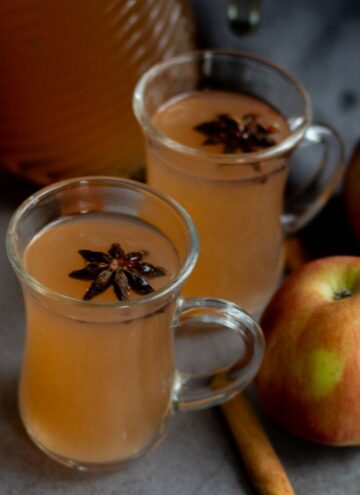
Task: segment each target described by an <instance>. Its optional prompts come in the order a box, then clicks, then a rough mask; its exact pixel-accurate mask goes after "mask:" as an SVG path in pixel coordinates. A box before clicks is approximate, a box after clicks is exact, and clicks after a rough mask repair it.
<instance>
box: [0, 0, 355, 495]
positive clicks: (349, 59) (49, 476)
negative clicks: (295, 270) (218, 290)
mask: <svg viewBox="0 0 360 495" xmlns="http://www.w3.org/2000/svg"><path fill="white" fill-rule="evenodd" d="M224 3H225V2H220V1H219V0H193V6H194V9H195V14H196V19H197V20H198V22H199V27H200V35H201V40H202V44H203V45H204V46H226V47H233V48H242V49H244V50H250V51H253V52H257V53H260V54H262V55H263V56H266V57H269V58H272V59H273V60H274V61H276V62H278V63H280V64H282V65H284V66H285V67H286V68H287V69H289V70H290V71H292V72H293V73H294V74H296V75H297V76H298V77H299V78H300V79H301V80H302V81H303V82H304V84H305V85H306V87H307V89H308V91H309V93H310V95H311V98H312V100H313V103H314V110H315V114H316V116H317V117H318V118H319V119H321V120H323V121H326V122H328V123H332V124H333V125H335V126H337V128H338V129H339V130H340V131H341V133H342V134H343V136H344V138H345V142H346V148H347V153H349V151H350V149H351V147H352V145H353V144H354V142H355V140H356V139H357V138H358V136H359V134H360V105H359V98H360V63H359V55H358V47H359V46H360V8H359V3H358V2H356V1H353V2H351V1H349V0H334V1H331V0H317V1H314V0H311V1H310V0H305V1H303V0H301V1H298V2H295V1H288V0H276V1H275V0H264V8H263V19H262V25H261V27H260V29H259V30H258V31H257V32H255V33H254V34H252V35H250V36H248V37H245V38H242V39H240V40H239V39H237V38H236V37H235V36H233V35H232V34H230V33H229V31H228V30H227V27H226V21H225V16H224V14H223V5H224ZM221 4H222V5H221ZM200 21H201V23H200ZM29 192H30V189H29V188H28V187H27V186H25V185H23V184H22V183H20V182H17V181H15V180H13V179H11V178H9V177H8V176H3V175H0V239H1V244H2V246H3V240H4V237H5V230H6V226H7V223H8V220H9V218H10V216H11V214H12V212H13V210H14V208H15V207H16V206H17V205H18V204H19V202H20V200H21V199H22V198H23V197H25V196H26V195H27V194H28V193H29ZM335 211H336V212H337V203H335V206H334V204H332V205H330V207H329V208H328V209H327V210H326V211H325V212H324V213H323V214H322V215H321V216H320V219H318V220H317V221H316V222H315V224H314V223H313V226H310V227H309V228H308V229H307V231H306V232H305V234H304V235H305V237H306V236H307V237H309V236H310V237H311V236H313V234H314V232H319V225H320V226H321V228H322V229H323V230H322V233H323V234H324V236H325V238H326V239H331V236H332V234H333V232H332V230H333V229H334V226H333V221H332V215H333V214H334V212H335ZM329 218H330V221H329ZM314 225H315V226H314ZM337 237H339V236H337ZM349 245H350V244H349ZM349 249H350V248H349ZM339 250H343V251H344V252H347V250H348V245H346V246H345V247H343V245H341V246H340V245H338V244H337V245H335V244H334V245H332V246H329V251H334V252H339ZM0 314H1V323H0V495H5V494H6V495H19V494H27V495H63V494H71V495H89V494H91V495H120V494H121V495H218V494H221V495H241V494H249V495H251V494H253V493H254V492H253V490H252V488H251V486H250V484H249V482H248V480H247V478H246V474H245V473H244V470H243V467H242V464H241V460H240V457H239V455H238V453H237V451H236V448H235V446H234V444H233V442H232V439H231V436H230V435H229V432H228V431H227V428H226V426H225V424H224V422H223V419H222V416H221V414H220V412H219V411H216V410H212V411H206V412H198V413H193V414H181V415H178V416H176V417H174V418H173V420H172V422H171V424H170V429H169V435H168V437H167V439H166V440H165V441H164V442H163V443H162V444H161V445H160V446H159V448H158V449H157V450H156V451H154V452H153V453H151V454H150V455H148V456H147V457H145V458H143V459H142V460H139V461H137V463H135V464H134V465H131V466H128V467H126V468H124V469H122V470H120V471H117V472H109V473H106V474H101V475H100V474H97V475H89V474H81V473H77V472H73V471H70V470H68V469H66V468H63V467H62V466H59V465H57V464H55V463H54V462H52V461H51V460H48V459H47V458H46V457H45V456H44V455H43V454H42V453H41V452H39V451H38V450H37V449H36V448H35V447H34V446H33V445H32V444H31V443H30V441H29V440H28V438H27V436H26V435H25V433H24V430H23V428H22V426H21V424H20V421H19V418H18V413H17V403H16V384H17V379H18V370H19V364H20V359H21V352H22V345H23V338H24V330H23V327H24V320H23V306H22V300H21V292H20V288H19V285H18V283H17V281H16V279H15V276H14V274H13V273H12V271H11V268H10V266H9V264H8V262H7V259H6V256H5V250H4V247H2V248H0ZM359 400H360V399H359ZM264 424H265V426H266V429H267V431H268V433H269V435H270V437H271V439H272V441H273V444H274V446H275V448H276V449H277V451H278V453H279V455H280V457H281V459H282V460H283V462H284V464H285V467H286V469H287V471H288V474H289V477H290V478H291V481H292V482H293V485H294V488H295V490H296V493H297V495H313V494H314V495H315V494H316V495H322V494H324V493H326V494H327V495H344V494H347V495H359V494H360V468H359V466H360V448H341V449H335V448H329V447H322V446H316V445H312V444H309V443H306V442H303V441H301V440H298V439H296V438H294V437H293V436H291V435H289V434H287V433H285V432H282V431H280V430H278V429H277V428H275V427H274V426H273V425H271V424H270V423H268V422H267V421H266V420H265V419H264Z"/></svg>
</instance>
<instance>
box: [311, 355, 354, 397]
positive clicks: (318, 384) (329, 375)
mask: <svg viewBox="0 0 360 495" xmlns="http://www.w3.org/2000/svg"><path fill="white" fill-rule="evenodd" d="M307 365H308V366H309V374H307V376H308V377H309V383H308V384H307V387H306V392H307V394H308V395H309V397H311V398H312V399H321V398H323V397H326V396H327V395H329V394H330V393H331V392H332V391H333V390H334V388H335V387H336V386H337V385H338V384H339V383H340V382H341V378H342V375H343V371H344V366H345V362H344V360H343V359H342V358H341V357H340V356H339V355H338V354H337V353H336V352H333V351H329V350H327V349H315V350H314V351H311V354H310V356H309V359H308V360H307Z"/></svg>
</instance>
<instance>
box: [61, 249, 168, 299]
mask: <svg viewBox="0 0 360 495" xmlns="http://www.w3.org/2000/svg"><path fill="white" fill-rule="evenodd" d="M79 254H80V255H81V256H82V257H83V258H84V260H85V261H86V266H85V268H82V269H80V270H74V271H73V272H71V273H69V277H71V278H76V279H79V280H93V282H92V283H91V285H90V287H89V288H88V289H87V291H86V292H85V294H84V296H83V299H84V300H85V301H90V300H91V299H92V298H93V297H95V296H98V295H100V294H102V293H103V292H105V291H106V290H107V289H108V288H109V287H110V286H112V288H113V290H114V292H115V295H116V297H117V298H118V299H119V300H120V301H124V300H127V299H129V291H130V289H132V290H133V291H134V292H136V293H137V294H141V295H144V294H149V293H150V292H153V290H154V289H153V288H152V287H151V285H150V284H149V282H148V281H147V278H153V277H160V276H162V275H165V274H166V270H165V268H162V267H161V266H154V265H152V264H151V263H148V262H146V261H143V259H144V257H145V256H147V255H148V253H147V251H134V252H131V253H127V254H125V251H124V250H123V249H122V248H121V246H120V244H118V243H114V244H112V245H111V247H110V249H109V251H108V252H107V253H103V252H101V251H91V250H89V249H81V250H80V251H79Z"/></svg>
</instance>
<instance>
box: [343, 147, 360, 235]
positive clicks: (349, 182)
mask: <svg viewBox="0 0 360 495" xmlns="http://www.w3.org/2000/svg"><path fill="white" fill-rule="evenodd" d="M344 199H345V206H346V211H347V215H348V218H349V223H350V226H351V228H352V230H353V232H354V235H355V237H356V239H357V241H358V242H359V244H360V143H359V144H358V145H357V147H356V148H355V151H354V153H353V155H352V157H351V159H350V163H349V166H348V169H347V172H346V175H345V180H344Z"/></svg>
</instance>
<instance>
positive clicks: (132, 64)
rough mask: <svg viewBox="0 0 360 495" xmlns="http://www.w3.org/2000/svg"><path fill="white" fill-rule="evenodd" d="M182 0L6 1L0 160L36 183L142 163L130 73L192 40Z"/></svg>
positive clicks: (124, 171)
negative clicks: (133, 112)
mask: <svg viewBox="0 0 360 495" xmlns="http://www.w3.org/2000/svg"><path fill="white" fill-rule="evenodd" d="M185 3H186V2H185V0H141V1H135V2H134V1H132V0H121V1H120V0H114V1H113V0H112V1H110V0H102V1H90V2H89V1H88V0H59V1H49V0H2V1H1V2H0V73H1V80H0V164H1V165H2V166H5V167H7V168H9V169H10V170H12V171H13V172H15V173H16V174H19V175H23V176H26V177H27V178H29V179H31V180H33V181H36V182H38V183H40V184H46V183H50V182H53V181H54V180H57V179H59V178H66V177H71V176H81V175H91V174H96V173H102V174H104V175H106V174H107V175H117V174H118V175H132V174H134V173H136V171H137V170H138V169H139V167H140V166H142V164H143V157H142V155H141V149H142V147H141V135H140V132H139V130H138V126H137V124H136V122H135V118H134V117H133V114H132V109H131V99H132V92H133V88H134V86H135V83H136V81H137V80H138V78H139V77H140V75H141V74H143V73H144V72H145V70H146V69H147V68H148V67H150V66H151V65H153V64H154V63H155V62H158V61H159V60H161V59H164V58H168V57H170V56H172V55H174V54H176V53H179V52H182V51H188V50H189V49H190V48H191V45H192V41H191V34H190V32H189V27H190V20H189V18H188V17H187V15H186V12H185Z"/></svg>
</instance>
